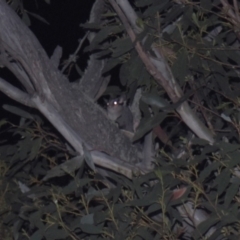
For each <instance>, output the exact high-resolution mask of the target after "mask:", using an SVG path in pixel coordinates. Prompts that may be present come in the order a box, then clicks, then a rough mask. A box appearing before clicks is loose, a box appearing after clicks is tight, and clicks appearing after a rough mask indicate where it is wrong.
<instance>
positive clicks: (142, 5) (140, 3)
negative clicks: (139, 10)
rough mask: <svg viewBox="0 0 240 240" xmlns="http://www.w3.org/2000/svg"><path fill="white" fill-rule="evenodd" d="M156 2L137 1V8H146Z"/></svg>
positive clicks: (151, 0)
mask: <svg viewBox="0 0 240 240" xmlns="http://www.w3.org/2000/svg"><path fill="white" fill-rule="evenodd" d="M154 1H155V0H137V1H135V5H136V7H146V6H149V5H151V4H153V3H154Z"/></svg>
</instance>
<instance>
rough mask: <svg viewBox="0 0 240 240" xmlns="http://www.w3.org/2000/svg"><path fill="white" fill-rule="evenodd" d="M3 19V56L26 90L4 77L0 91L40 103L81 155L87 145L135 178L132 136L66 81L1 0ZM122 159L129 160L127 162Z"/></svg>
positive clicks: (0, 38)
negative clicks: (11, 83)
mask: <svg viewBox="0 0 240 240" xmlns="http://www.w3.org/2000/svg"><path fill="white" fill-rule="evenodd" d="M0 19H1V21H0V47H1V59H0V60H1V61H2V63H3V64H4V65H5V66H6V67H7V68H8V69H9V70H10V71H12V72H13V73H14V74H15V76H16V77H17V78H18V72H22V73H21V76H20V77H21V79H20V80H21V83H22V84H23V86H25V90H26V92H22V91H20V90H19V89H17V88H16V87H14V86H12V85H10V84H9V83H7V82H6V81H4V80H3V79H1V81H0V90H1V91H3V92H4V93H5V94H6V95H8V96H9V97H11V98H12V99H15V100H16V101H19V102H21V103H23V104H25V105H27V106H31V107H35V108H37V109H38V110H39V111H40V112H41V113H42V114H43V115H44V116H45V117H46V118H47V119H48V120H49V121H50V122H51V123H52V125H53V126H54V127H55V128H56V129H57V130H58V131H59V132H60V134H62V135H63V137H64V138H65V139H66V140H67V141H68V142H69V143H70V144H71V145H72V146H73V147H74V149H75V150H76V151H78V152H79V153H81V154H83V150H82V144H84V145H85V146H86V148H87V149H88V151H90V152H92V154H93V160H94V162H95V163H96V164H97V165H99V166H102V167H104V168H109V169H112V170H114V171H118V172H121V173H123V174H125V175H126V176H128V177H131V171H132V170H133V169H135V163H136V162H139V156H138V151H137V149H136V148H135V147H134V146H132V144H131V142H130V140H129V139H127V138H126V137H125V136H124V135H123V134H121V133H120V131H119V129H118V128H117V126H116V125H115V124H114V123H112V122H111V121H110V120H108V118H107V116H106V113H105V111H104V110H103V109H102V108H101V107H100V106H98V105H97V104H96V103H95V102H94V100H93V99H92V98H91V97H89V96H88V95H87V94H85V93H84V92H83V91H82V90H81V89H80V88H76V86H74V87H73V86H72V85H71V84H70V83H69V82H68V80H67V79H66V78H65V77H64V76H63V75H62V74H61V72H60V71H59V70H58V69H57V66H56V64H54V63H53V61H51V60H50V59H49V58H48V56H47V54H46V53H45V51H44V50H43V48H42V46H41V45H40V43H39V42H38V40H37V39H36V37H35V36H34V35H33V34H32V32H31V31H30V30H29V29H28V27H27V26H26V25H25V24H24V23H23V22H22V21H21V20H20V18H19V17H18V16H17V15H16V13H15V12H14V11H13V10H12V9H11V8H10V7H9V6H8V5H7V4H6V2H5V1H4V0H0ZM119 146H121V148H120V147H119ZM97 152H99V153H98V154H97ZM101 152H102V153H101ZM104 154H105V155H104ZM100 155H101V157H99V156H100ZM107 155H108V156H107ZM104 156H105V157H104ZM116 157H119V158H120V159H121V160H117V159H116ZM123 162H125V164H128V162H129V163H130V164H129V165H128V166H127V167H124V164H123ZM131 163H132V164H131ZM121 166H122V168H121ZM126 169H128V170H126Z"/></svg>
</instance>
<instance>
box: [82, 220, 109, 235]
mask: <svg viewBox="0 0 240 240" xmlns="http://www.w3.org/2000/svg"><path fill="white" fill-rule="evenodd" d="M103 226H104V223H102V224H99V225H98V226H95V225H93V224H79V227H80V228H81V230H82V231H83V232H85V233H90V234H101V233H102V230H103Z"/></svg>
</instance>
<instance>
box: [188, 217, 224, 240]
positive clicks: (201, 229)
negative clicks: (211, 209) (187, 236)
mask: <svg viewBox="0 0 240 240" xmlns="http://www.w3.org/2000/svg"><path fill="white" fill-rule="evenodd" d="M219 221H220V220H219V218H218V217H217V216H216V215H215V214H212V215H210V216H209V218H208V219H207V220H206V221H204V222H201V223H200V224H199V225H198V226H197V229H196V230H194V232H193V233H192V236H194V237H195V239H197V238H200V237H202V236H203V235H204V234H205V233H206V232H207V231H208V230H209V229H210V228H211V227H213V226H214V225H215V224H217V223H218V222H219Z"/></svg>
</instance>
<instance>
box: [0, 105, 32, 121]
mask: <svg viewBox="0 0 240 240" xmlns="http://www.w3.org/2000/svg"><path fill="white" fill-rule="evenodd" d="M3 108H4V109H5V110H6V111H9V112H10V113H13V114H16V115H18V116H20V117H23V118H28V119H34V118H33V116H32V115H31V114H30V113H28V112H26V111H24V110H22V109H21V108H19V107H16V106H11V105H8V104H4V105H3Z"/></svg>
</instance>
